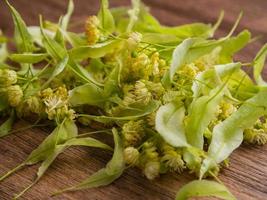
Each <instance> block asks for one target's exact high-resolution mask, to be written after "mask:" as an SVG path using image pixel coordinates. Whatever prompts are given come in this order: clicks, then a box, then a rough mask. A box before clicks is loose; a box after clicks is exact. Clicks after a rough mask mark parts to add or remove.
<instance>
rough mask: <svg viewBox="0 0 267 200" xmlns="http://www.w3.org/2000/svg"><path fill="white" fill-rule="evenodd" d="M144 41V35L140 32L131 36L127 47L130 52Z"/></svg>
mask: <svg viewBox="0 0 267 200" xmlns="http://www.w3.org/2000/svg"><path fill="white" fill-rule="evenodd" d="M141 40H142V34H140V33H138V32H133V33H131V34H130V35H129V38H128V39H127V45H128V48H129V49H130V50H132V49H135V48H136V47H137V45H138V44H139V43H140V42H141Z"/></svg>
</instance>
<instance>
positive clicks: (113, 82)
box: [104, 63, 121, 97]
mask: <svg viewBox="0 0 267 200" xmlns="http://www.w3.org/2000/svg"><path fill="white" fill-rule="evenodd" d="M120 72H121V63H119V65H118V66H116V67H115V68H114V69H113V70H112V71H111V73H110V74H109V76H108V78H107V80H106V81H105V84H104V95H105V96H107V97H110V96H112V95H113V94H114V93H116V92H118V91H119V86H120Z"/></svg>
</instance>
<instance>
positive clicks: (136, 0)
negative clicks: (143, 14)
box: [126, 0, 140, 32]
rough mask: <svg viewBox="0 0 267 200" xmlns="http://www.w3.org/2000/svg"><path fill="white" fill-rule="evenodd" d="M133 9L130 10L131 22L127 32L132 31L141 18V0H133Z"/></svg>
mask: <svg viewBox="0 0 267 200" xmlns="http://www.w3.org/2000/svg"><path fill="white" fill-rule="evenodd" d="M132 7H133V8H132V9H131V10H129V11H128V14H129V17H130V19H129V23H128V26H127V30H126V31H127V32H131V31H132V29H133V27H134V25H135V23H136V22H137V21H138V19H139V13H140V0H132Z"/></svg>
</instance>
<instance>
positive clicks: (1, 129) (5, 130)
mask: <svg viewBox="0 0 267 200" xmlns="http://www.w3.org/2000/svg"><path fill="white" fill-rule="evenodd" d="M15 116H16V115H15V112H14V111H12V113H11V115H10V117H9V118H8V119H7V120H6V121H5V122H4V123H3V124H1V126H0V138H1V137H4V136H6V135H8V134H9V132H10V130H11V129H12V126H13V123H14V121H15V118H16V117H15Z"/></svg>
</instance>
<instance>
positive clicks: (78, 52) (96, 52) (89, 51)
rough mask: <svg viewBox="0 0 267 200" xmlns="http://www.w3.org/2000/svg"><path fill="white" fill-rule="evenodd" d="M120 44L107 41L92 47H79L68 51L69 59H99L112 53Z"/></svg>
mask: <svg viewBox="0 0 267 200" xmlns="http://www.w3.org/2000/svg"><path fill="white" fill-rule="evenodd" d="M120 44H121V42H120V41H117V40H115V41H108V42H105V43H102V44H100V45H99V44H96V45H93V46H80V47H76V48H73V49H71V50H70V51H69V54H70V57H71V58H72V59H74V60H83V59H87V58H100V57H103V56H104V55H106V54H107V53H110V52H112V51H114V48H115V47H118V46H119V45H120Z"/></svg>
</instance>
